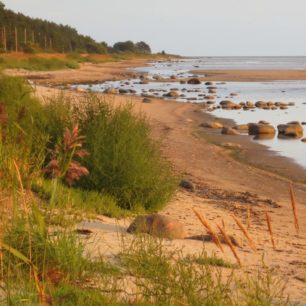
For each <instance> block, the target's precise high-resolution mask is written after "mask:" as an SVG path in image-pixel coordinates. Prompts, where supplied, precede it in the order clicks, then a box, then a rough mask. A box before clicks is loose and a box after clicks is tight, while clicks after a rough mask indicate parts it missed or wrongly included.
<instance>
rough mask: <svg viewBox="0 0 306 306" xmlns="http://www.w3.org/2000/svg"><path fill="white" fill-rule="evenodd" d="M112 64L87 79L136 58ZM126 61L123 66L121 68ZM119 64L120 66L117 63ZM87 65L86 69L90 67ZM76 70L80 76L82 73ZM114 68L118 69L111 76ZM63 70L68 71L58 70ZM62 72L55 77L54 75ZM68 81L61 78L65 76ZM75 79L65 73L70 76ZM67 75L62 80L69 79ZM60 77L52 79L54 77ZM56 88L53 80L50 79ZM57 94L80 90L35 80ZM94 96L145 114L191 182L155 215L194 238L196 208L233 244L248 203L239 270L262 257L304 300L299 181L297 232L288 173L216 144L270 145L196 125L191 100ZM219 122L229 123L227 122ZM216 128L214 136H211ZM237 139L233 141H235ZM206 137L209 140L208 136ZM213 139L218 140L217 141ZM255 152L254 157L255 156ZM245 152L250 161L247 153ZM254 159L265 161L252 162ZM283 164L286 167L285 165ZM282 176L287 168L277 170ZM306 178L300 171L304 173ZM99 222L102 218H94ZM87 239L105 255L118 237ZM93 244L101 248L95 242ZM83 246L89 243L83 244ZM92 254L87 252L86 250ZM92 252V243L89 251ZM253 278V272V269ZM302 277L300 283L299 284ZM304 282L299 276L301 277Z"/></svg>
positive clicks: (305, 192) (305, 255) (305, 187)
mask: <svg viewBox="0 0 306 306" xmlns="http://www.w3.org/2000/svg"><path fill="white" fill-rule="evenodd" d="M113 65H114V68H113V70H111V69H112V68H111V65H110V64H107V69H108V70H107V71H108V74H105V75H103V73H104V72H103V71H105V69H106V68H104V69H103V67H99V68H97V69H98V70H97V71H96V73H95V74H94V75H93V76H92V77H93V78H94V79H96V78H97V76H98V75H99V78H106V77H108V76H110V75H111V76H112V77H117V78H120V77H121V76H123V75H125V73H126V71H125V69H126V68H129V67H132V65H136V63H125V64H123V65H119V66H120V67H118V64H116V63H113ZM127 66H128V67H127ZM124 67H126V68H124ZM92 68H93V67H92ZM75 73H79V74H80V75H79V76H78V77H79V78H82V77H84V78H85V77H86V78H88V76H89V75H87V74H86V71H85V72H84V70H81V71H75ZM82 73H83V74H84V75H83V76H82ZM118 73H119V74H118ZM65 75H66V76H68V75H69V72H68V73H67V72H66V74H65ZM62 76H63V75H62V74H61V75H60V77H62ZM67 78H68V77H67ZM74 78H75V76H73V75H72V76H71V79H74ZM71 79H66V81H67V82H68V81H70V80H71ZM58 80H59V78H56V81H58ZM54 85H55V84H54ZM59 93H64V94H65V95H67V97H68V98H69V97H70V98H71V99H72V101H73V102H74V103H78V101H79V100H81V99H82V97H83V96H84V95H86V94H87V93H84V92H78V91H74V90H59V89H56V88H53V87H52V84H51V85H49V87H48V86H46V84H45V83H43V84H37V86H36V94H37V96H39V97H45V98H48V97H52V96H54V95H57V94H59ZM97 96H99V97H101V98H102V99H105V101H107V102H109V103H111V104H112V105H114V106H115V107H116V106H119V105H121V104H124V103H127V102H131V103H132V104H133V109H134V111H135V113H136V114H138V113H139V112H141V113H142V114H144V115H145V116H147V118H148V120H149V122H150V125H151V127H152V137H153V139H156V140H158V141H159V140H161V150H162V153H163V155H164V156H165V158H167V159H169V160H170V161H171V163H172V164H173V167H174V169H175V171H176V172H177V173H178V174H179V176H180V177H181V178H186V179H188V180H190V181H191V182H193V184H194V185H195V187H196V190H195V192H192V193H191V192H188V191H185V190H183V189H178V191H177V193H176V195H175V196H174V198H173V199H172V200H171V201H170V202H169V203H168V205H167V206H166V207H165V208H163V209H162V210H161V211H160V213H161V214H163V215H170V216H171V217H172V218H174V219H177V220H180V221H181V222H182V223H183V224H185V225H186V230H187V235H188V236H194V235H198V234H199V233H202V232H203V227H202V225H201V224H200V223H199V222H198V220H197V219H196V217H195V216H194V214H193V212H192V210H191V208H192V207H196V208H197V209H198V210H199V211H200V212H202V213H203V214H204V215H205V216H206V217H207V219H208V220H209V221H210V222H212V224H215V223H219V224H221V223H220V222H222V221H224V222H225V223H226V226H227V228H228V230H229V231H230V232H231V234H233V235H234V236H235V237H236V238H237V239H238V240H239V241H243V238H242V236H241V232H240V231H239V229H238V228H237V227H235V225H233V221H232V219H231V214H233V213H235V215H236V216H238V217H239V218H240V219H241V220H242V221H243V222H245V220H246V213H247V208H248V207H251V219H252V227H251V228H250V229H249V231H250V234H251V235H252V236H253V237H254V238H255V241H256V243H257V244H258V246H259V254H260V255H259V254H255V253H251V252H250V250H249V248H248V245H247V244H246V243H243V244H242V247H241V248H240V249H239V253H240V255H241V258H242V260H243V262H244V263H245V267H244V268H243V270H242V271H247V272H248V273H249V272H252V273H256V271H258V269H261V268H262V258H261V256H262V255H263V254H264V256H265V264H267V265H269V267H270V268H272V269H274V271H275V272H274V273H275V274H276V275H278V276H279V277H281V278H282V279H285V280H286V281H287V284H288V288H287V292H288V293H289V294H290V295H291V296H292V298H293V299H294V300H296V301H305V297H304V296H303V292H304V290H305V289H306V288H305V275H304V274H303V273H304V269H305V268H304V265H305V263H306V261H305V260H306V224H305V222H304V220H305V219H306V184H304V183H294V189H295V192H296V198H297V203H298V209H299V217H300V221H301V225H300V227H301V228H300V235H299V236H298V235H296V233H295V231H294V225H293V222H292V211H291V202H290V195H289V191H288V186H289V182H291V180H290V179H288V177H284V176H281V175H279V174H276V173H275V172H273V171H271V169H267V167H265V166H263V167H265V169H259V168H258V167H255V166H254V165H252V164H249V163H246V162H245V161H241V160H239V158H233V156H232V154H236V152H235V151H233V150H230V149H226V148H224V147H222V146H220V144H221V143H222V142H239V141H241V142H243V143H242V148H243V151H250V152H253V155H252V156H251V157H252V158H254V157H256V156H257V158H258V156H265V155H266V154H267V152H269V150H267V149H266V148H265V147H264V146H262V145H260V144H256V143H255V142H252V140H251V139H249V137H244V136H232V137H235V138H232V137H231V136H224V135H221V134H220V130H218V132H216V131H215V130H205V129H204V128H201V127H199V125H200V124H201V123H203V122H204V121H206V120H207V121H208V120H211V118H213V114H211V113H203V112H202V111H201V106H200V105H198V104H193V103H181V102H176V101H171V100H163V99H158V98H154V99H152V100H151V103H143V102H142V97H133V96H126V95H111V94H103V93H98V94H97ZM221 120H224V122H225V121H226V120H227V123H226V124H229V125H230V124H231V122H230V121H229V120H228V119H220V121H221ZM216 133H218V134H216ZM236 137H237V138H236ZM209 138H211V139H213V141H212V140H211V139H209ZM216 142H217V143H216ZM258 153H259V155H258ZM251 157H249V158H251ZM272 160H274V161H275V163H276V164H275V165H273V166H274V167H281V165H282V164H283V163H284V161H285V163H286V164H287V165H288V167H289V168H291V170H292V174H294V175H298V174H297V172H296V171H297V168H295V167H296V166H293V165H291V163H292V162H290V160H289V159H287V158H283V159H279V158H276V157H275V156H270V157H269V158H268V157H266V159H265V162H267V163H269V162H270V161H272ZM258 162H259V163H260V164H263V162H264V161H262V160H258ZM289 165H290V166H289ZM283 171H284V173H286V174H288V169H283ZM303 175H305V177H306V171H305V170H303ZM266 212H269V214H270V215H271V218H272V220H273V229H274V235H275V239H276V242H277V249H276V250H274V249H273V248H272V246H271V243H270V240H269V236H268V234H267V228H266V223H265V219H264V215H265V213H266ZM103 220H105V221H103V222H106V223H108V222H109V223H116V222H117V220H110V219H108V218H106V217H103ZM129 221H130V220H129V219H122V220H120V224H122V225H123V226H124V228H126V227H127V226H128V224H129ZM100 222H102V221H100ZM95 233H96V234H95V238H94V241H92V242H95V243H97V237H101V240H103V241H104V244H101V247H103V245H105V241H106V242H107V243H108V244H109V245H111V246H112V247H113V248H114V249H112V253H114V252H115V251H116V248H117V249H118V245H119V243H120V242H119V241H118V235H117V234H116V233H113V232H111V233H110V232H106V231H103V230H101V229H100V230H98V229H96V230H95ZM171 243H172V244H173V246H174V247H176V248H183V249H184V251H185V252H186V253H188V252H189V253H190V254H194V253H195V252H200V251H201V250H203V242H202V241H192V240H174V241H173V242H171ZM98 247H100V245H99V246H98ZM89 248H90V247H89ZM90 251H92V252H94V250H92V249H90ZM205 251H207V252H209V253H216V254H217V255H218V256H220V257H223V256H225V257H226V258H230V259H231V260H233V257H232V255H231V254H230V252H229V250H228V249H226V254H225V255H223V254H221V253H218V251H216V248H215V246H214V245H213V244H212V243H205ZM95 252H98V248H97V249H96V250H95ZM254 275H255V274H254ZM301 279H302V281H301ZM303 279H304V280H303Z"/></svg>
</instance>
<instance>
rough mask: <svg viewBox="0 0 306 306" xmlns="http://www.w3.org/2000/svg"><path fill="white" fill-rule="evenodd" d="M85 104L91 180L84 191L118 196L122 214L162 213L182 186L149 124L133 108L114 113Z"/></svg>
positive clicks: (102, 105) (82, 114) (82, 116)
mask: <svg viewBox="0 0 306 306" xmlns="http://www.w3.org/2000/svg"><path fill="white" fill-rule="evenodd" d="M90 99H91V100H89V99H87V100H86V101H84V102H82V103H81V105H82V109H81V110H80V109H79V110H78V111H79V120H80V127H81V131H82V134H83V135H84V136H85V137H86V143H85V148H86V150H87V151H88V152H89V153H90V155H89V156H87V157H85V158H84V163H83V164H84V166H85V167H86V168H87V169H88V170H89V172H90V174H89V175H88V176H87V177H84V178H83V179H81V181H80V184H79V186H80V187H82V188H87V189H90V190H96V191H99V192H102V193H108V194H110V195H112V196H114V197H115V198H116V199H117V201H118V204H119V205H120V206H121V207H122V208H126V209H135V208H137V207H143V208H145V209H147V210H156V209H158V208H160V207H161V206H162V205H163V204H164V203H165V202H166V201H168V200H169V198H170V196H171V195H172V194H173V192H174V190H175V186H176V180H175V178H174V176H173V174H172V172H171V168H170V165H169V163H168V162H167V161H165V160H164V159H162V157H161V155H160V151H159V148H158V146H157V145H156V143H155V142H154V141H153V140H152V139H151V137H150V128H149V124H148V122H147V120H146V118H145V117H144V116H143V115H141V114H138V115H135V114H134V113H133V111H132V105H130V104H128V105H125V106H121V107H116V108H115V107H111V105H110V104H108V103H106V102H105V101H103V100H101V99H99V98H97V97H95V96H92V97H91V98H90Z"/></svg>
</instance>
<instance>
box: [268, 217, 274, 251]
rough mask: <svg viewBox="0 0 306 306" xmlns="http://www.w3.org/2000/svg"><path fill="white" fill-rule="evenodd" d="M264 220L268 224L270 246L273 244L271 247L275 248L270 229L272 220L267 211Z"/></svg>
mask: <svg viewBox="0 0 306 306" xmlns="http://www.w3.org/2000/svg"><path fill="white" fill-rule="evenodd" d="M266 220H267V225H268V230H269V234H270V238H271V242H272V246H273V249H275V241H274V238H273V231H272V221H271V217H270V216H269V214H268V212H266Z"/></svg>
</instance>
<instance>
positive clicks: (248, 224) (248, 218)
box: [247, 206, 251, 229]
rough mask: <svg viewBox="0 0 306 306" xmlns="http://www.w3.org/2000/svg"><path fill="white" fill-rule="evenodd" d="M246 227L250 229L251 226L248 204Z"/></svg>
mask: <svg viewBox="0 0 306 306" xmlns="http://www.w3.org/2000/svg"><path fill="white" fill-rule="evenodd" d="M247 216H248V217H247V220H248V221H247V227H248V229H250V228H251V207H250V206H248V211H247Z"/></svg>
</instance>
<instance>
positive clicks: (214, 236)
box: [192, 208, 224, 253]
mask: <svg viewBox="0 0 306 306" xmlns="http://www.w3.org/2000/svg"><path fill="white" fill-rule="evenodd" d="M192 210H193V212H194V214H195V215H196V216H197V217H198V219H199V220H200V222H201V223H202V224H203V225H204V227H205V228H206V230H207V232H208V234H209V235H210V236H211V238H212V239H213V241H214V243H215V244H216V246H217V247H218V248H219V249H220V250H221V251H222V253H224V249H223V247H222V245H221V242H220V239H219V237H218V235H217V234H216V233H215V231H214V230H213V228H212V227H211V225H210V224H209V222H208V220H207V219H206V218H205V217H203V216H202V215H201V214H200V213H199V212H198V211H197V210H196V209H195V208H192Z"/></svg>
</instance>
